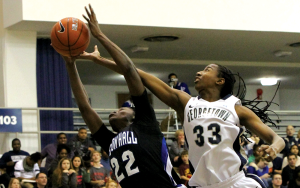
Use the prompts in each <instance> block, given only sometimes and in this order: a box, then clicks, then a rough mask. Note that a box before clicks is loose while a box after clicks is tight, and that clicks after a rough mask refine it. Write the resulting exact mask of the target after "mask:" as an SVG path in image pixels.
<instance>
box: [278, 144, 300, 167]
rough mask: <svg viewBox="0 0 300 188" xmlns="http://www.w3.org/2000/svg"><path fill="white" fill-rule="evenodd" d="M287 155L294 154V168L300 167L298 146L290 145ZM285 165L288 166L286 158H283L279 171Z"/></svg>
mask: <svg viewBox="0 0 300 188" xmlns="http://www.w3.org/2000/svg"><path fill="white" fill-rule="evenodd" d="M289 153H294V154H295V155H296V156H297V162H296V166H300V156H299V148H298V145H292V146H291V148H290V150H289ZM287 165H288V160H287V157H284V158H283V161H282V167H281V169H283V168H284V167H286V166H287Z"/></svg>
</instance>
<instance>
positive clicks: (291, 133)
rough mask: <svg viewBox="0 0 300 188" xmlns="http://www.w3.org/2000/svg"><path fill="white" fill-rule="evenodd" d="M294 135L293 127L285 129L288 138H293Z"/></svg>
mask: <svg viewBox="0 0 300 188" xmlns="http://www.w3.org/2000/svg"><path fill="white" fill-rule="evenodd" d="M294 133H295V129H294V127H293V126H287V128H286V134H287V135H288V136H293V135H294Z"/></svg>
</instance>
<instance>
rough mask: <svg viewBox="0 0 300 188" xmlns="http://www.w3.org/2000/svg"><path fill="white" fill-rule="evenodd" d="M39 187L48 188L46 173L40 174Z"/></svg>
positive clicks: (37, 180)
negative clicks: (46, 187)
mask: <svg viewBox="0 0 300 188" xmlns="http://www.w3.org/2000/svg"><path fill="white" fill-rule="evenodd" d="M36 182H37V184H38V185H41V186H46V185H47V176H46V174H44V173H40V174H39V177H38V178H37V179H36Z"/></svg>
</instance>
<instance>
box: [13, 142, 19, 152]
mask: <svg viewBox="0 0 300 188" xmlns="http://www.w3.org/2000/svg"><path fill="white" fill-rule="evenodd" d="M12 148H13V151H20V148H21V143H20V141H19V140H15V141H14V142H13V143H12Z"/></svg>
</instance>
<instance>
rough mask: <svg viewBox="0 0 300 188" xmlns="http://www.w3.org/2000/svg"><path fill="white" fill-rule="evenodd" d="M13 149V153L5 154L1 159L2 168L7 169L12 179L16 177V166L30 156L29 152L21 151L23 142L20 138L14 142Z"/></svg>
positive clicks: (0, 165)
mask: <svg viewBox="0 0 300 188" xmlns="http://www.w3.org/2000/svg"><path fill="white" fill-rule="evenodd" d="M12 148H13V150H12V151H9V152H6V153H4V154H3V155H2V157H1V159H0V168H6V173H7V174H8V175H9V176H10V177H14V167H15V164H16V163H17V162H18V161H21V160H23V159H24V158H25V157H26V156H29V153H28V152H26V151H23V150H21V141H20V140H19V139H18V138H15V139H13V140H12Z"/></svg>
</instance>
